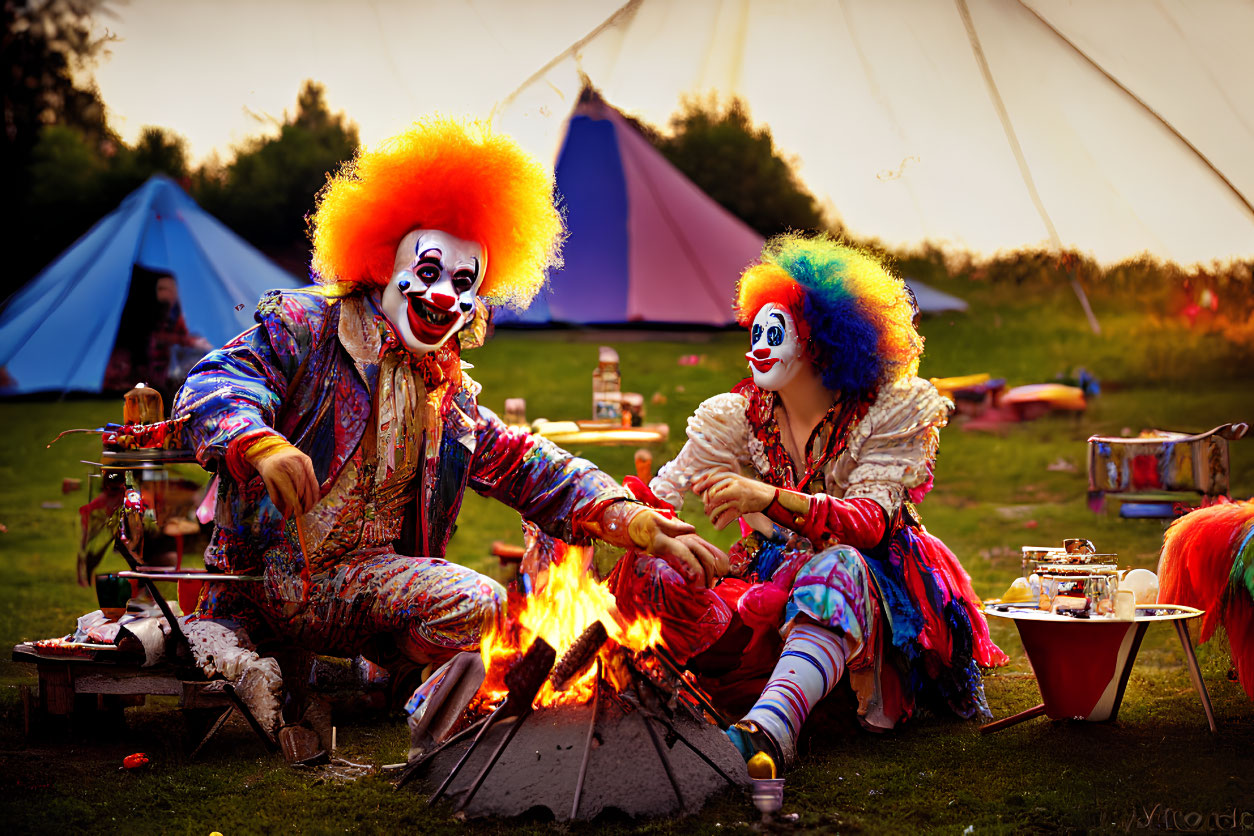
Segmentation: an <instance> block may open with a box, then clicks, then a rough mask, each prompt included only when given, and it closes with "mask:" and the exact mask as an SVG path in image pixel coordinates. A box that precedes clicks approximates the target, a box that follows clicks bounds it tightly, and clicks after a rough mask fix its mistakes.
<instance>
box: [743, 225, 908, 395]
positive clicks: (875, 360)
mask: <svg viewBox="0 0 1254 836" xmlns="http://www.w3.org/2000/svg"><path fill="white" fill-rule="evenodd" d="M770 302H774V303H775V304H777V305H781V306H783V307H785V308H787V309H788V310H789V312H791V313H792V316H793V319H794V320H796V322H797V327H798V330H799V331H800V334H799V336H800V338H801V339H802V340H803V341H804V343H805V345H806V346H807V350H808V351H809V354H810V359H811V361H812V362H813V363H814V365H815V366H816V367H817V368H818V369H819V371H820V373H821V374H822V377H823V385H824V386H826V387H827V388H828V389H831V390H832V391H839V392H842V393H847V394H853V393H857V394H858V395H859V396H869V395H871V394H873V393H874V392H875V391H876V390H877V389H878V388H879V387H880V386H883V385H884V384H886V383H890V382H892V381H894V380H898V379H900V378H903V377H907V376H910V375H913V374H915V373H917V372H918V370H919V356H920V355H922V353H923V338H922V337H921V336H919V333H918V331H916V330H915V328H914V322H913V320H914V312H915V306H914V302H913V297H912V295H911V293H910V291H909V289H908V288H907V287H906V283H905V282H903V281H902V280H901V279H899V278H897V277H896V276H894V275H892V274H891V273H889V272H888V270H887V269H885V267H884V265H883V264H881V263H880V261H879V259H877V258H874V257H873V256H870V255H868V254H867V253H865V252H863V251H861V250H858V249H855V248H854V247H850V246H847V245H845V244H840V243H837V242H836V241H834V240H832V239H831V238H830V237H828V236H826V235H819V236H813V237H810V236H803V235H797V234H788V235H780V236H778V237H775V238H772V239H770V240H769V241H767V242H766V246H765V247H764V248H763V250H762V260H761V263H759V264H755V265H754V266H752V267H750V268H749V269H748V270H746V271H745V272H744V275H742V276H741V277H740V283H739V284H738V285H737V287H736V321H737V322H739V323H740V324H741V325H742V326H745V327H748V326H749V325H750V324H752V322H753V318H754V317H755V316H757V314H758V311H759V310H761V309H762V306H763V305H766V304H767V303H770Z"/></svg>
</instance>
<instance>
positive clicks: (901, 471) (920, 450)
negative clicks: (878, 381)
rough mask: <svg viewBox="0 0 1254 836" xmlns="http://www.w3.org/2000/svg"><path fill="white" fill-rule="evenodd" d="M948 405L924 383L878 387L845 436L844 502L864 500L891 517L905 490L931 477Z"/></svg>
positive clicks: (839, 477)
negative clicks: (876, 393) (867, 407)
mask: <svg viewBox="0 0 1254 836" xmlns="http://www.w3.org/2000/svg"><path fill="white" fill-rule="evenodd" d="M952 407H953V404H952V402H951V401H950V400H949V399H948V398H945V397H942V396H941V395H940V393H938V392H937V391H936V387H935V386H933V385H932V384H931V383H929V382H927V381H926V380H922V379H920V378H917V377H911V378H908V379H906V380H901V381H897V382H896V383H894V384H891V385H889V386H886V387H885V388H883V389H881V390H880V392H879V395H878V397H877V398H876V400H875V403H874V404H872V405H871V408H870V409H868V410H867V413H866V415H865V416H864V417H863V419H862V420H861V421H859V422H858V425H857V426H855V427H854V428H853V430H852V431H851V432H850V435H849V445H848V447H847V448H846V450H845V455H842V456H841V457H840V461H839V462H838V465H837V469H836V473H835V474H833V475H834V477H835V479H836V481H837V483H838V484H840V485H841V486H842V487H843V488H844V492H843V498H844V499H854V498H856V497H866V498H868V499H873V500H875V501H876V502H878V503H879V504H880V505H881V506H882V507H883V508H884V510H885V511H886V512H888V514H889V516H890V517H891V516H892V515H893V514H895V513H896V512H897V509H898V508H899V507H900V506H901V503H902V500H903V499H904V498H905V494H906V491H907V490H909V489H910V488H915V487H918V486H919V485H922V484H923V483H924V482H926V481H927V480H928V479H930V478H931V476H932V463H933V462H934V461H935V460H936V451H937V448H938V447H939V446H940V429H941V427H943V426H945V424H946V423H948V422H949V411H950V409H952Z"/></svg>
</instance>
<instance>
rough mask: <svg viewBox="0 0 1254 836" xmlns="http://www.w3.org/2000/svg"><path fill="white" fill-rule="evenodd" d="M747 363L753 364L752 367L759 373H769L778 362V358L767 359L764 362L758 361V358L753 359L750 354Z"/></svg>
mask: <svg viewBox="0 0 1254 836" xmlns="http://www.w3.org/2000/svg"><path fill="white" fill-rule="evenodd" d="M749 362H750V363H752V364H753V367H754V368H755V369H757V370H758V371H760V372H769V371H770V370H771V367H772V366H774V365H775V364H776V363H778V362H779V358H778V357H767V358H766V359H765V360H759V359H758V358H756V357H754V356H753V355H752V354H751V355H749Z"/></svg>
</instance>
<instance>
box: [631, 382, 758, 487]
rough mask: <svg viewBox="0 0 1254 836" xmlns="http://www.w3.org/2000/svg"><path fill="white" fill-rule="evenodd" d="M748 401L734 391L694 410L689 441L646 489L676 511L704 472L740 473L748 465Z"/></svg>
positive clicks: (689, 428)
mask: <svg viewBox="0 0 1254 836" xmlns="http://www.w3.org/2000/svg"><path fill="white" fill-rule="evenodd" d="M747 407H748V399H747V398H745V397H744V396H743V395H737V394H735V393H734V392H726V393H724V394H722V395H715V396H714V397H712V398H710V399H709V400H707V401H705V402H704V403H702V404H701V405H700V406H699V407H697V411H696V412H694V413H693V414H692V416H691V417H690V418H689V419H688V441H687V442H686V443H685V444H684V447H683V449H682V450H680V451H679V455H678V456H676V457H675V458H674V459H672V460H671V461H670V462H669V463H667V464H666V465H665V466H664V467H663V468H662V469H661V470H659V471H658V473H657V476H654V477H653V481H651V482H650V483H649V488H650V489H651V490H652V491H653V492H654V493H655V494H657V495H658V497H659V498H660V499H662V500H663V501H665V502H666V503H668V504H669V505H670V506H671V507H672V508H674V509H675V510H676V511H678V510H679V508H680V506H681V505H683V504H684V493H685V492H686V491H687V490H688V489H689V487H690V486H691V485H692V483H693V482H694V481H695V480H696V479H698V478H700V477H701V476H704V475H705V474H707V473H710V472H714V471H730V472H731V473H740V472H741V470H742V469H743V468H744V467H745V466H746V465H748V464H749V421H748V419H747V418H746V417H745V409H746V408H747Z"/></svg>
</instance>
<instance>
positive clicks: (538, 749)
mask: <svg viewBox="0 0 1254 836" xmlns="http://www.w3.org/2000/svg"><path fill="white" fill-rule="evenodd" d="M558 549H559V551H558V554H557V556H556V557H555V559H554V560H553V562H552V563H551V564H550V566H549V567H548V569H547V578H545V579H543V581H542V583H541V584H540V585H541V587H542V588H541V591H540V592H539V593H537V594H533V595H529V596H522V595H511V598H510V603H509V606H508V610H507V614H506V617H505V619H504V620H503V623H501V624H498V625H497V626H496V627H495V629H493V630H491V631H490V632H489V633H488V634H487V635H486V636H485V637H484V639H483V642H482V643H481V652H480V658H479V659H474V658H473V657H470V655H469V654H466V657H469V658H462V659H458V660H455V662H454V663H453V664H452V665H450V666H449V667H448V668H447V669H445V672H444V674H443V676H442V678H441V680H440V681H439V682H436V683H434V685H433V687H432V688H431V690H430V695H429V696H428V698H427V701H426V704H425V706H424V707H425V713H424V714H423V716H422V718H421V721H420V722H419V724H418V726H417V727H416V731H415V735H416V737H419V738H422V739H423V744H422V745H420V746H419V747H418V751H415V752H411V762H410V764H409V766H408V767H407V768H406V770H405V772H404V774H403V775H402V777H401V779H400V781H399V783H400V784H401V785H403V784H405V783H408V782H409V781H410V780H412V779H413V778H415V777H417V776H418V775H419V774H425V776H426V778H427V779H428V781H430V782H431V783H432V784H434V785H435V791H434V792H433V793H432V795H431V798H430V801H432V802H434V801H437V800H439V799H441V798H444V797H446V796H447V797H449V798H452V799H454V800H455V801H456V803H457V809H458V811H459V813H462V814H464V815H467V816H478V815H503V816H509V815H518V814H521V813H525V812H528V811H534V810H536V809H538V808H547V810H548V811H550V812H551V814H552V815H553V816H554V817H555V818H557V819H558V820H567V819H589V818H592V817H594V816H596V815H598V814H599V813H602V812H604V811H608V810H611V809H613V810H617V811H619V812H621V813H624V814H627V815H632V816H636V815H664V814H674V813H681V812H695V811H696V810H699V809H700V807H701V806H702V805H703V804H704V803H705V800H706V799H707V798H708V797H709V796H710V795H711V794H713V793H714V792H716V791H718V790H719V789H721V788H723V787H726V786H729V785H730V786H733V787H738V786H743V785H745V784H747V783H748V776H747V774H746V772H745V767H744V763H743V761H742V759H741V757H740V755H739V754H738V753H737V752H736V750H735V748H734V747H733V746H732V745H731V743H730V742H729V741H728V739H727V737H726V735H724V734H723V732H722V731H721V727H722V726H724V725H725V724H726V721H725V720H724V718H722V717H721V716H720V715H719V714H718V711H717V709H716V708H715V707H714V706H713V704H712V703H711V702H710V701H709V699H708V698H707V697H706V696H705V694H704V693H702V691H701V690H700V689H699V688H698V687H697V686H696V684H695V683H694V682H693V681H692V680H691V679H690V675H687V674H685V673H684V672H682V671H681V670H680V668H679V667H678V666H677V665H676V664H675V663H674V661H673V660H672V659H671V657H670V655H669V654H668V653H667V651H666V647H665V644H664V642H663V641H662V632H661V623H660V622H659V621H657V620H656V619H654V618H648V617H641V618H636V619H634V620H627V619H625V618H624V617H623V615H622V614H621V613H620V612H619V610H618V608H617V607H616V606H615V602H614V596H613V595H612V594H611V593H610V591H609V589H608V588H607V586H606V585H605V584H604V583H601V582H599V581H597V580H596V579H595V578H594V577H593V573H592V571H590V569H589V567H590V564H591V550H589V549H584V548H578V547H562V546H561V545H559V547H558Z"/></svg>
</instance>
